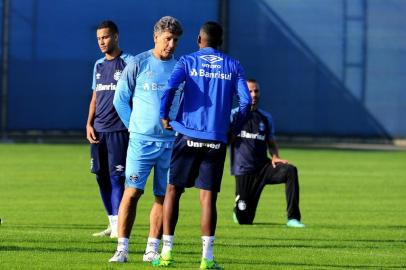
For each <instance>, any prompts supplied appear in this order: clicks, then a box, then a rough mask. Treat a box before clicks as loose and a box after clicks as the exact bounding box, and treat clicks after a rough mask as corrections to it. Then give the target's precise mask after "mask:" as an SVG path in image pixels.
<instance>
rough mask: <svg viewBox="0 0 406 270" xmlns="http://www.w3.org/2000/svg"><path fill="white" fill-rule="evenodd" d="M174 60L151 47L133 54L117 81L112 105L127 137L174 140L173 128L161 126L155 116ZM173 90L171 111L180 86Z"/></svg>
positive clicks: (176, 108)
mask: <svg viewBox="0 0 406 270" xmlns="http://www.w3.org/2000/svg"><path fill="white" fill-rule="evenodd" d="M175 64H176V59H175V58H174V57H172V58H171V59H170V60H166V61H163V60H160V59H158V58H156V57H155V56H154V55H153V53H152V50H149V51H146V52H143V53H140V54H138V55H137V56H135V60H134V61H133V62H131V63H129V64H128V65H127V67H126V68H125V69H124V71H123V74H122V76H121V78H120V80H119V82H118V84H117V89H116V93H115V96H114V106H115V108H116V110H117V112H118V114H119V116H120V118H121V120H122V121H123V123H124V124H125V126H126V127H128V129H129V131H130V137H131V138H138V139H141V140H147V141H174V140H175V132H174V131H168V130H165V129H164V128H163V127H162V124H161V120H160V118H159V106H160V102H161V97H162V94H163V88H164V86H165V84H166V82H167V81H168V78H169V76H170V74H171V72H172V70H173V68H174V66H175ZM176 90H177V91H175V92H176V93H175V96H176V98H175V101H174V103H173V106H172V107H171V115H173V116H174V115H176V112H177V110H178V107H179V96H180V90H178V89H176Z"/></svg>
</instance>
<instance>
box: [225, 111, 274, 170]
mask: <svg viewBox="0 0 406 270" xmlns="http://www.w3.org/2000/svg"><path fill="white" fill-rule="evenodd" d="M237 112H238V108H236V109H234V110H233V111H232V114H231V121H234V118H235V116H236V115H237ZM274 136H275V127H274V123H273V120H272V116H271V115H270V114H269V113H267V112H266V111H263V110H260V109H256V110H254V111H250V112H249V114H248V116H247V121H246V122H245V123H244V125H243V126H242V129H241V132H240V133H239V134H238V136H237V137H236V138H235V139H234V140H233V141H232V143H231V146H230V161H231V163H230V167H231V174H232V175H246V174H255V173H257V172H258V171H259V170H260V169H261V168H262V167H263V166H264V165H265V164H266V163H268V162H269V160H270V159H269V158H268V142H269V140H271V139H273V138H274Z"/></svg>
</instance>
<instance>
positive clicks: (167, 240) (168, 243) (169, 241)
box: [161, 234, 173, 254]
mask: <svg viewBox="0 0 406 270" xmlns="http://www.w3.org/2000/svg"><path fill="white" fill-rule="evenodd" d="M162 242H163V244H162V252H161V253H162V254H164V253H166V252H168V251H172V246H173V235H165V234H164V235H162Z"/></svg>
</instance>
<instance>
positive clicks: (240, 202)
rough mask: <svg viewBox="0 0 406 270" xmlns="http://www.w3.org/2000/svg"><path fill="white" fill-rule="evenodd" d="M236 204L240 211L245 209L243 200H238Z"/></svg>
mask: <svg viewBox="0 0 406 270" xmlns="http://www.w3.org/2000/svg"><path fill="white" fill-rule="evenodd" d="M237 206H238V209H239V210H241V211H244V210H245V209H247V204H246V203H245V201H243V200H239V201H238V204H237Z"/></svg>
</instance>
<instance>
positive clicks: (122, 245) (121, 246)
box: [117, 237, 128, 251]
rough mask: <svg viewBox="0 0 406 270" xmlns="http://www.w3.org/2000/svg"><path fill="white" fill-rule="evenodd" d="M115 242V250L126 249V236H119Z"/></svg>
mask: <svg viewBox="0 0 406 270" xmlns="http://www.w3.org/2000/svg"><path fill="white" fill-rule="evenodd" d="M117 243H118V244H117V251H128V238H125V237H119V238H118V240H117Z"/></svg>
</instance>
